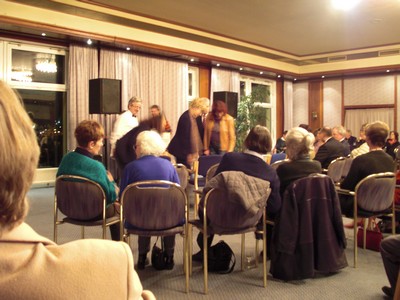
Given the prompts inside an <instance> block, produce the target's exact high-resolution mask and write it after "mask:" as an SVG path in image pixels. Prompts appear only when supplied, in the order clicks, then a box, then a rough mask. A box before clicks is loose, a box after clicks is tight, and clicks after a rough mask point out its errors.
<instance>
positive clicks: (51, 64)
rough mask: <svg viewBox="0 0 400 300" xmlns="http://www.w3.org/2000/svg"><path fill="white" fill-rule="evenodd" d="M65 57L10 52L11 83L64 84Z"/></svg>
mask: <svg viewBox="0 0 400 300" xmlns="http://www.w3.org/2000/svg"><path fill="white" fill-rule="evenodd" d="M64 66H65V56H64V55H56V54H48V53H40V52H32V51H25V50H17V49H13V50H12V70H11V71H12V73H11V80H12V81H20V82H40V83H55V84H64V83H65V76H64V73H65V72H64Z"/></svg>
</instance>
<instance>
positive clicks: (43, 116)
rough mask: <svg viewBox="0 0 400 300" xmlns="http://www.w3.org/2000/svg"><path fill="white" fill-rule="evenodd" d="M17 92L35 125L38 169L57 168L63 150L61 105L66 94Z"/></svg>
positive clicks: (20, 90)
mask: <svg viewBox="0 0 400 300" xmlns="http://www.w3.org/2000/svg"><path fill="white" fill-rule="evenodd" d="M18 92H19V93H20V95H21V97H22V99H23V102H24V105H25V109H26V111H27V112H28V114H29V115H30V117H31V118H32V120H33V122H34V124H35V132H36V135H37V139H38V143H39V145H40V159H39V167H40V168H48V167H58V165H59V164H60V161H61V158H62V155H63V148H64V141H63V137H64V136H65V134H64V130H65V127H66V126H65V125H64V122H63V103H65V97H66V93H65V92H53V91H40V90H23V89H19V90H18Z"/></svg>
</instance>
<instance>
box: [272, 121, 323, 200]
mask: <svg viewBox="0 0 400 300" xmlns="http://www.w3.org/2000/svg"><path fill="white" fill-rule="evenodd" d="M314 141H315V138H314V135H313V134H312V133H311V132H308V131H307V130H305V129H304V128H301V127H294V128H292V129H290V130H289V131H288V133H287V135H286V155H287V158H288V159H289V161H288V162H287V163H284V164H281V165H280V166H279V167H278V169H277V170H276V172H277V173H278V177H279V179H280V182H281V185H280V192H281V195H283V193H284V192H285V189H286V188H287V187H288V186H289V185H290V183H292V182H293V181H295V180H296V179H300V178H303V177H306V176H308V175H310V174H312V173H321V172H322V168H321V163H320V162H319V161H316V160H311V159H310V154H311V153H312V152H313V150H314Z"/></svg>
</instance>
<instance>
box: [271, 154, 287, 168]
mask: <svg viewBox="0 0 400 300" xmlns="http://www.w3.org/2000/svg"><path fill="white" fill-rule="evenodd" d="M285 158H286V153H285V152H281V153H274V154H272V156H271V161H270V164H271V165H272V164H273V163H274V162H277V161H279V160H284V159H285Z"/></svg>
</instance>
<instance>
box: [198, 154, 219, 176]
mask: <svg viewBox="0 0 400 300" xmlns="http://www.w3.org/2000/svg"><path fill="white" fill-rule="evenodd" d="M221 159H222V155H203V156H200V157H199V169H198V175H201V176H203V177H206V175H207V171H208V169H209V168H210V167H211V166H213V165H215V164H219V163H220V162H221Z"/></svg>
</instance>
